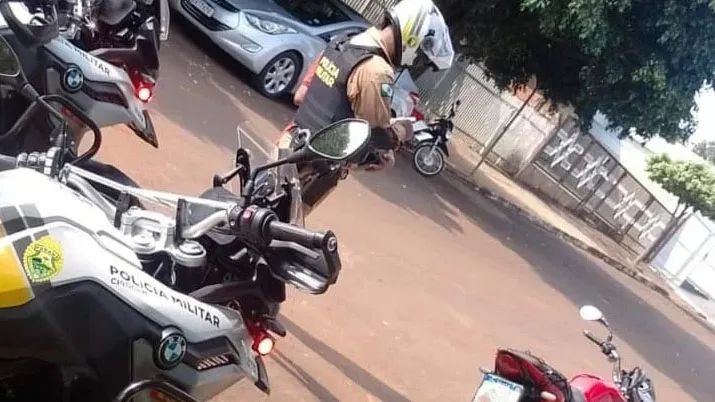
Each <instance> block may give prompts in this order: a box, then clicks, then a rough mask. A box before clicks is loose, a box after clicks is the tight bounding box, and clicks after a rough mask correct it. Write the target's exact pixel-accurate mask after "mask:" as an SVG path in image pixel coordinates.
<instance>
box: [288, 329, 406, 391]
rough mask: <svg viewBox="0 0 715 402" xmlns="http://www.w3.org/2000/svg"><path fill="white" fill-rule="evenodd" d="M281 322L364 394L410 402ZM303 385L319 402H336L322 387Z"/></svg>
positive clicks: (334, 352)
mask: <svg viewBox="0 0 715 402" xmlns="http://www.w3.org/2000/svg"><path fill="white" fill-rule="evenodd" d="M281 322H282V323H283V324H285V326H286V329H287V330H288V333H290V334H291V335H293V336H294V337H296V338H297V339H298V340H299V341H301V342H302V343H303V344H304V345H305V346H307V347H308V348H309V349H311V350H312V351H313V352H315V353H316V354H317V355H318V356H320V357H322V358H323V359H324V360H325V361H327V362H328V363H330V364H332V365H333V366H334V367H335V368H336V369H338V370H339V371H340V372H341V373H343V375H345V377H347V378H349V379H350V380H351V381H352V382H354V383H355V384H357V385H359V386H360V387H362V388H363V389H364V390H365V391H366V392H368V393H370V394H372V395H374V396H375V397H377V398H378V399H379V400H381V401H390V402H409V401H410V400H409V399H407V398H406V397H405V396H404V395H402V394H401V393H399V392H397V391H395V390H394V389H393V388H391V387H390V386H389V385H387V384H386V383H384V382H382V381H380V379H378V378H376V377H375V376H373V375H372V374H370V372H369V371H367V370H365V369H363V368H362V367H360V366H358V365H357V364H355V363H354V362H353V361H351V360H350V359H348V358H346V357H345V356H343V355H342V354H341V353H340V352H338V351H336V350H335V349H333V348H331V347H330V346H328V345H327V344H325V343H324V342H323V341H321V340H320V339H318V338H316V337H314V336H313V335H311V334H310V333H308V332H307V331H305V330H304V329H303V328H301V327H300V326H298V325H297V324H296V323H294V322H293V321H291V320H290V319H289V318H287V317H285V316H281ZM279 364H281V365H283V364H282V363H280V361H279ZM293 368H297V367H296V366H294V367H293ZM286 370H287V371H288V372H291V371H292V370H291V369H290V368H287V369H286ZM299 370H300V369H299ZM308 377H309V376H308ZM296 378H298V377H296ZM309 378H312V377H309ZM312 381H313V382H315V380H312ZM303 383H304V384H306V386H307V387H308V389H310V390H311V392H313V394H314V395H315V396H316V397H318V398H319V399H320V400H321V401H332V400H337V399H335V396H333V395H332V394H330V393H329V391H328V390H327V389H326V388H324V387H323V386H322V385H320V384H317V385H316V384H309V383H308V382H306V381H303Z"/></svg>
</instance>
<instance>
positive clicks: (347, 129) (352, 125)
mask: <svg viewBox="0 0 715 402" xmlns="http://www.w3.org/2000/svg"><path fill="white" fill-rule="evenodd" d="M369 139H370V125H369V124H368V123H367V122H366V121H364V120H359V119H346V120H341V121H339V122H337V123H334V124H331V125H329V126H328V127H326V128H324V129H322V130H320V131H318V132H317V133H315V134H313V135H311V136H310V138H309V139H308V149H309V150H310V152H312V153H313V154H315V155H317V156H319V157H321V158H324V159H328V160H333V161H342V160H346V159H350V157H352V156H353V155H355V154H356V153H358V152H359V151H360V150H361V149H362V148H363V147H364V146H365V145H366V144H367V141H368V140H369Z"/></svg>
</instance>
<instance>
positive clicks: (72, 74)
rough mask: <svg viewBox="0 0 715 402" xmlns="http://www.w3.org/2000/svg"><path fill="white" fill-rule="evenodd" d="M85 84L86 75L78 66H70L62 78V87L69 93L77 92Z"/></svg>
mask: <svg viewBox="0 0 715 402" xmlns="http://www.w3.org/2000/svg"><path fill="white" fill-rule="evenodd" d="M82 84H84V73H82V70H80V69H79V67H77V66H69V67H67V69H66V70H65V73H64V75H63V76H62V86H63V87H64V89H65V90H66V91H67V92H77V91H79V90H80V89H81V88H82Z"/></svg>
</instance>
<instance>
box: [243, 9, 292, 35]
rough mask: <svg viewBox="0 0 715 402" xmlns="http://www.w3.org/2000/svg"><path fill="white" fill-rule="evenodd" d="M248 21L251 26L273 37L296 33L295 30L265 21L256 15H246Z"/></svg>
mask: <svg viewBox="0 0 715 402" xmlns="http://www.w3.org/2000/svg"><path fill="white" fill-rule="evenodd" d="M246 20H247V21H248V23H249V24H251V25H253V27H254V28H256V29H258V30H259V31H261V32H265V33H267V34H271V35H280V34H288V33H296V31H295V29H293V28H291V27H288V26H285V25H283V24H279V23H277V22H273V21H269V20H265V19H263V18H259V17H256V16H255V15H251V14H246Z"/></svg>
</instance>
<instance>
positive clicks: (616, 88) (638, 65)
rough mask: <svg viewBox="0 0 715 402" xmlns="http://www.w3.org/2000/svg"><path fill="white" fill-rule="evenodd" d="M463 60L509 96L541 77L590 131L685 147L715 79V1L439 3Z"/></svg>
mask: <svg viewBox="0 0 715 402" xmlns="http://www.w3.org/2000/svg"><path fill="white" fill-rule="evenodd" d="M436 2H437V3H438V4H439V5H440V9H441V10H442V11H443V12H444V16H445V19H446V20H447V22H448V23H449V25H450V28H451V31H452V35H453V38H454V43H455V46H456V47H457V51H458V52H461V53H462V54H464V55H465V56H467V57H468V58H469V59H471V60H472V61H475V62H480V63H483V65H484V66H485V67H486V70H487V75H488V77H489V78H491V79H493V80H494V82H495V84H496V85H497V86H499V87H500V88H502V89H508V88H512V87H514V86H522V85H524V84H526V83H527V82H528V81H529V79H530V78H531V77H536V80H537V83H538V87H539V90H540V91H541V92H542V94H543V95H544V96H545V97H546V98H547V99H548V100H550V101H552V102H557V103H561V104H569V105H572V106H573V107H574V108H575V110H576V113H577V114H578V115H579V116H580V118H581V122H582V125H583V126H584V127H583V128H588V127H589V126H590V124H591V121H592V118H593V116H594V114H595V113H596V112H597V111H600V112H602V113H604V114H605V115H606V116H608V119H609V121H610V123H611V128H617V127H623V128H626V130H624V131H623V135H627V134H628V131H629V130H627V129H628V128H631V127H633V128H635V129H636V130H637V131H638V134H640V135H641V136H643V137H646V138H651V137H653V136H654V135H660V136H661V137H663V138H665V139H666V140H668V141H671V142H672V141H676V140H684V139H686V138H688V137H689V136H690V135H691V134H692V133H693V131H694V129H695V122H694V120H693V116H692V114H691V110H692V109H693V108H694V107H696V105H695V102H694V99H693V97H694V95H695V92H696V91H698V90H699V89H700V88H701V87H702V85H703V83H710V82H711V81H712V79H713V74H714V69H713V66H715V12H713V10H712V9H711V8H710V1H709V0H688V1H683V0H610V1H604V0H480V1H474V0H436Z"/></svg>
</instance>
